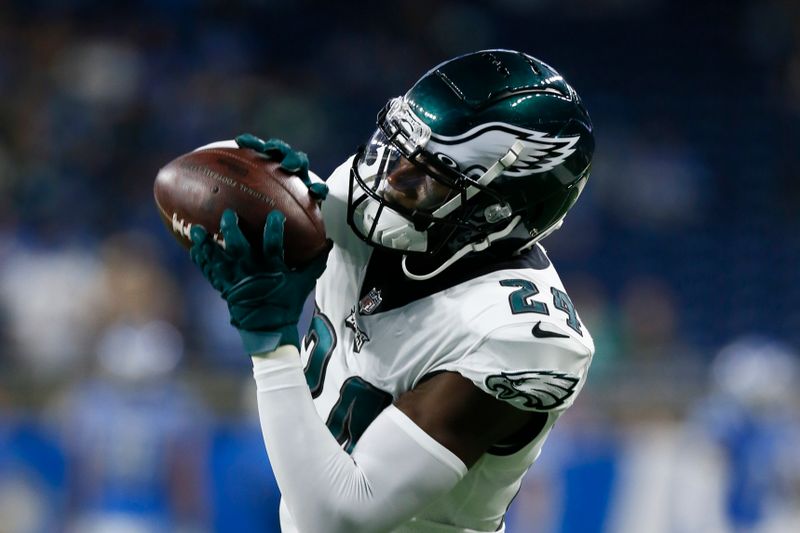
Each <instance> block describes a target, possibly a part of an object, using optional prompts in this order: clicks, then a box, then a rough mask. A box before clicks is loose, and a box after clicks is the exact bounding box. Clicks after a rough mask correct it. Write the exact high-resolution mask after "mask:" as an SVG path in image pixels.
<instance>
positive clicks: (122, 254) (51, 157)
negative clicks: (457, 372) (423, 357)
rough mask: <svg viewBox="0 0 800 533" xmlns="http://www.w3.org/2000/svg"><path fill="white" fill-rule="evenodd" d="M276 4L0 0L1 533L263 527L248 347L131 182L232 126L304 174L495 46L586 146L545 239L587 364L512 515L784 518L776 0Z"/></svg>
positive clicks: (782, 135) (609, 520)
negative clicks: (443, 68)
mask: <svg viewBox="0 0 800 533" xmlns="http://www.w3.org/2000/svg"><path fill="white" fill-rule="evenodd" d="M289 4H290V3H289V2H281V1H278V0H237V1H222V0H144V1H140V2H107V1H103V2H101V1H98V0H60V1H57V2H56V1H52V2H48V1H45V0H4V1H2V2H0V531H3V532H45V531H48V532H49V531H76V532H84V531H85V532H95V531H96V532H111V533H115V532H126V533H127V532H131V533H134V532H150V531H154V532H161V531H187V532H206V531H245V532H247V531H262V532H263V531H277V501H278V497H279V496H278V491H277V488H276V486H275V483H274V480H273V479H272V477H271V473H270V468H269V463H268V459H267V457H266V454H265V453H264V450H263V443H262V441H261V434H260V431H259V429H258V423H257V415H256V410H255V405H254V388H253V385H252V377H251V374H250V364H249V361H248V360H247V359H246V358H245V357H244V356H242V354H241V352H240V349H239V345H238V337H237V336H236V335H235V333H234V332H233V329H232V328H231V327H230V326H228V325H227V310H226V308H225V306H224V302H222V300H221V299H219V297H218V296H217V295H216V294H215V293H213V292H212V291H211V289H210V288H209V287H208V286H207V285H206V283H205V281H204V280H202V279H201V278H200V276H199V274H198V273H197V272H196V271H195V268H194V266H193V265H192V264H191V262H190V261H189V259H188V257H187V255H186V253H185V251H183V250H182V249H181V248H180V247H178V246H177V245H176V243H175V242H174V241H173V240H172V237H171V236H170V235H169V234H168V232H167V231H166V230H165V228H164V227H163V226H162V224H161V222H160V220H159V218H158V215H157V213H156V210H155V207H154V203H153V201H152V183H153V180H154V178H155V175H156V172H157V171H158V169H159V167H160V166H161V165H163V164H165V163H166V162H168V161H170V160H171V159H173V158H175V157H176V156H178V155H180V154H182V153H184V152H186V151H189V150H191V149H193V148H195V147H197V146H200V145H202V144H205V143H207V142H210V141H214V140H220V139H228V138H231V137H233V136H234V135H236V134H238V133H241V132H246V131H249V132H253V133H257V134H259V135H261V136H264V137H268V136H276V137H281V138H283V139H285V140H287V141H288V142H290V143H291V144H292V145H294V146H296V147H299V148H301V149H303V150H305V151H307V152H308V153H309V154H310V157H311V161H312V167H313V168H314V169H315V170H316V172H317V173H318V174H320V175H326V174H327V173H329V172H330V171H332V170H333V169H334V168H335V167H336V166H337V165H338V164H339V163H340V162H341V161H342V160H344V158H345V157H346V156H347V155H349V154H350V153H351V152H352V151H354V149H355V147H356V146H357V145H358V144H360V143H361V142H364V141H365V140H366V138H367V137H368V136H369V134H370V133H371V131H372V129H373V127H374V119H375V115H376V113H377V111H378V110H379V109H380V108H381V107H382V106H383V104H384V103H385V102H386V101H387V100H388V98H389V97H392V96H396V95H399V94H402V93H403V92H404V91H405V90H406V89H407V88H408V87H410V85H411V84H412V83H413V82H414V81H415V80H416V79H417V78H418V77H419V76H420V75H421V74H422V73H424V72H425V71H426V70H427V69H429V68H431V67H432V66H434V65H435V64H437V63H439V62H441V61H443V60H445V59H448V58H450V57H452V56H454V55H457V54H460V53H464V52H469V51H474V50H477V49H481V48H490V47H498V48H514V49H520V50H523V51H526V52H528V53H530V54H532V55H535V56H537V57H539V58H540V59H542V60H544V61H546V62H548V63H550V64H552V65H553V66H555V67H556V68H557V69H558V70H559V71H560V72H561V73H562V74H563V75H564V76H565V77H566V78H567V79H568V80H569V81H570V82H571V83H572V84H573V85H574V86H575V87H576V88H577V90H578V92H579V93H580V94H581V95H582V97H583V99H584V101H585V103H586V104H587V106H588V108H589V111H590V113H591V115H592V118H593V120H594V123H595V127H596V138H597V151H596V163H595V165H594V172H593V175H592V178H591V179H590V180H589V186H588V187H587V188H586V191H585V192H584V194H583V197H582V199H581V201H580V202H578V205H577V207H576V208H575V209H573V211H572V212H571V214H570V216H569V217H567V221H566V224H565V226H564V229H562V230H561V231H560V232H558V233H556V234H555V235H554V236H552V237H551V238H549V239H548V240H547V241H546V243H545V244H546V245H547V247H548V250H549V251H550V255H551V257H552V258H553V260H554V261H555V263H556V264H557V265H558V267H559V269H560V272H561V274H562V277H563V278H564V282H565V285H566V287H567V289H568V290H569V291H570V294H571V296H572V299H573V300H574V301H575V303H576V305H577V308H578V310H579V312H580V313H581V315H582V318H583V320H584V322H585V323H586V324H587V325H588V327H589V329H590V330H591V331H592V333H593V334H594V336H595V339H596V342H597V355H596V357H595V362H594V364H593V367H592V372H591V377H590V380H589V383H588V385H587V386H586V388H585V389H584V391H583V393H582V397H581V398H579V400H578V401H577V403H576V405H575V406H574V407H573V409H571V411H569V412H568V413H567V414H566V415H565V416H564V417H562V419H561V421H560V422H559V424H558V425H557V426H556V430H555V431H554V433H553V434H552V436H551V437H550V440H549V441H548V443H547V445H546V446H545V450H544V453H543V454H542V457H541V458H540V460H539V461H538V462H537V463H536V465H535V466H534V468H533V469H532V470H531V472H530V473H529V475H528V477H527V478H526V482H525V484H524V486H523V488H522V490H521V491H520V494H519V495H518V497H517V498H516V500H515V502H514V504H513V506H512V509H511V511H510V513H509V516H508V531H509V532H510V533H518V532H544V533H550V532H646V533H650V532H656V533H661V532H664V533H668V532H669V533H672V532H712V533H713V532H720V533H722V532H744V531H747V532H751V531H752V532H770V533H772V532H776V533H777V532H794V531H800V452H798V450H800V415H798V412H799V411H800V410H799V409H798V404H799V402H800V400H799V399H798V397H799V393H798V390H799V387H798V383H799V381H798V380H800V373H799V372H798V364H799V363H800V359H799V358H798V357H799V356H798V349H800V311H798V305H797V302H798V300H799V299H800V283H798V274H800V231H798V230H800V3H798V2H797V1H796V0H761V1H756V0H726V1H723V0H716V1H715V0H706V1H695V2H690V3H687V2H679V1H677V0H576V1H572V2H558V1H556V0H489V1H484V2H458V1H455V0H453V1H442V2H430V1H423V0H411V1H401V2H386V3H380V2H373V3H370V4H369V5H365V4H363V3H358V2H352V1H345V0H340V1H339V2H325V3H320V4H324V5H317V3H315V2H311V1H299V2H292V3H291V4H292V5H289Z"/></svg>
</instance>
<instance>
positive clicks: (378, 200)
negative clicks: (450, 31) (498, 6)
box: [348, 50, 594, 279]
mask: <svg viewBox="0 0 800 533" xmlns="http://www.w3.org/2000/svg"><path fill="white" fill-rule="evenodd" d="M593 150H594V136H593V134H592V123H591V120H590V119H589V114H588V113H587V111H586V108H585V107H584V106H583V104H582V103H581V100H580V98H579V97H578V94H577V93H576V92H575V90H574V89H573V88H572V87H571V86H570V85H569V84H568V83H567V82H566V81H565V80H564V78H563V77H562V76H561V75H560V74H559V73H558V72H556V71H555V70H553V68H551V67H550V66H548V65H546V64H545V63H542V62H541V61H539V60H538V59H535V58H533V57H531V56H529V55H527V54H523V53H521V52H514V51H511V50H485V51H481V52H475V53H472V54H467V55H464V56H460V57H457V58H455V59H451V60H450V61H446V62H444V63H442V64H441V65H439V66H437V67H435V68H434V69H433V70H431V71H429V72H428V73H427V74H425V75H424V76H423V77H422V78H421V79H420V80H419V81H417V83H415V84H414V86H413V87H412V88H411V90H409V91H408V92H407V93H406V94H405V96H402V97H397V98H394V99H392V100H390V101H389V103H388V104H387V106H386V107H385V108H384V109H383V111H382V112H381V113H380V114H379V115H378V129H377V130H376V132H375V133H374V134H373V136H372V138H371V139H370V141H369V142H368V144H367V145H366V146H365V147H363V148H362V149H361V150H359V153H358V154H357V155H356V157H355V159H354V161H353V167H352V172H351V184H350V198H349V209H348V221H349V223H350V225H351V226H352V227H353V229H354V230H355V232H356V233H357V234H358V235H359V236H361V237H362V238H363V239H365V240H366V241H367V242H369V243H371V244H373V245H376V246H381V247H385V248H391V249H395V250H403V251H405V252H408V253H424V254H436V255H437V256H441V257H442V258H443V262H442V267H441V268H439V269H437V270H436V271H435V272H433V273H431V274H430V275H425V276H415V275H412V274H410V273H409V272H408V271H407V270H406V274H407V275H409V276H410V277H413V278H422V279H424V278H426V277H431V276H433V275H436V274H438V273H439V272H441V270H443V269H444V268H446V267H447V266H448V265H450V264H452V263H453V262H454V261H456V260H457V259H459V258H460V257H462V256H464V255H466V254H467V253H469V252H479V251H482V250H484V249H486V248H487V247H488V246H490V245H491V244H492V243H493V242H495V241H498V240H502V241H504V242H505V243H506V244H507V245H508V246H507V247H508V249H511V250H522V249H525V248H526V247H529V246H532V245H533V243H535V242H537V241H538V240H540V239H542V238H543V237H544V236H546V235H548V234H549V233H550V232H552V231H554V230H555V229H557V228H558V227H559V226H560V225H561V222H562V220H563V218H564V216H565V215H566V213H567V211H568V210H569V209H570V207H572V205H573V204H574V203H575V201H576V200H577V199H578V196H579V195H580V193H581V190H582V189H583V187H584V185H585V183H586V180H587V178H588V177H589V169H590V167H591V160H592V152H593Z"/></svg>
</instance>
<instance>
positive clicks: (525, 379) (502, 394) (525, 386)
mask: <svg viewBox="0 0 800 533" xmlns="http://www.w3.org/2000/svg"><path fill="white" fill-rule="evenodd" d="M578 381H579V379H578V377H576V376H572V375H569V374H564V373H563V372H554V371H550V370H529V371H525V372H501V373H500V374H493V375H491V376H488V377H487V378H486V388H488V389H489V390H490V391H492V392H493V393H494V394H495V396H496V397H497V398H498V399H500V400H505V401H508V402H511V403H513V404H515V405H518V406H519V407H521V408H523V409H535V410H541V411H547V410H550V409H555V408H556V407H559V406H561V405H563V404H564V403H565V402H566V401H567V399H568V398H569V397H570V396H572V394H573V393H574V392H575V387H576V386H577V385H578Z"/></svg>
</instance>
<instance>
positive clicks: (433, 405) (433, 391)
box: [395, 372, 547, 467]
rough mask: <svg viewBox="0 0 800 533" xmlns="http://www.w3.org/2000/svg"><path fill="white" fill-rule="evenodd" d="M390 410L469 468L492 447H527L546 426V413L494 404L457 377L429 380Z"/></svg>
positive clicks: (444, 374) (445, 374) (448, 374)
mask: <svg viewBox="0 0 800 533" xmlns="http://www.w3.org/2000/svg"><path fill="white" fill-rule="evenodd" d="M395 406H396V407H397V408H398V409H399V410H400V411H402V412H403V413H405V415H406V416H408V418H409V419H411V420H412V421H413V422H414V423H415V424H416V425H417V426H418V427H419V428H420V429H422V430H423V431H425V433H427V434H428V435H430V436H431V437H432V438H433V439H435V440H436V441H437V442H438V443H440V444H441V445H442V446H444V447H446V448H447V449H448V450H450V451H451V452H453V453H454V454H455V455H457V456H458V457H459V459H461V460H462V461H463V462H464V464H465V465H467V466H468V467H470V466H472V465H473V464H474V463H475V462H476V461H477V460H478V459H479V458H480V457H481V455H483V454H484V453H486V452H487V451H488V450H489V448H491V447H492V446H493V445H495V444H498V443H503V442H509V441H514V442H517V441H519V440H521V439H525V440H526V441H530V440H531V439H532V438H533V437H535V436H536V435H538V432H539V430H541V428H543V427H544V425H545V422H546V420H547V414H546V413H542V412H535V411H524V410H522V409H519V408H517V407H514V406H513V405H511V404H509V403H507V402H504V401H502V400H498V399H497V398H494V397H492V396H490V395H488V394H486V393H485V392H484V391H482V390H480V389H479V388H478V387H476V386H475V385H474V384H473V383H472V382H471V381H470V380H468V379H467V378H465V377H463V376H461V375H460V374H458V373H456V372H442V373H438V374H436V375H433V376H431V377H430V378H429V379H426V380H424V381H423V382H422V383H420V384H419V385H417V387H415V388H414V389H412V390H411V391H409V392H407V393H405V394H403V395H402V396H400V398H398V400H397V402H396V403H395Z"/></svg>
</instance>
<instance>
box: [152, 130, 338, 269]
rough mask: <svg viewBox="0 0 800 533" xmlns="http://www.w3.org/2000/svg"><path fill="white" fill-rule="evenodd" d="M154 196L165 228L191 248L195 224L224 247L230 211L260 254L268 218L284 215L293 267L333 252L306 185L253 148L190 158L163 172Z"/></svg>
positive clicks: (218, 147)
mask: <svg viewBox="0 0 800 533" xmlns="http://www.w3.org/2000/svg"><path fill="white" fill-rule="evenodd" d="M153 193H154V196H155V200H156V206H158V211H159V213H160V214H161V217H162V219H163V220H164V223H165V224H166V226H167V228H168V229H169V230H170V231H171V232H172V234H173V235H174V236H175V238H176V239H178V241H179V242H180V243H181V244H182V245H183V246H184V247H186V248H188V247H190V246H191V244H192V242H191V240H190V239H189V230H190V229H191V227H192V225H193V224H200V225H202V226H203V227H204V228H206V230H208V231H209V232H211V233H213V234H214V238H215V239H216V240H217V241H218V242H220V243H221V242H222V237H221V236H220V234H219V221H220V217H221V216H222V212H223V211H224V210H225V209H227V208H230V209H233V210H234V211H236V213H237V214H238V215H239V227H240V228H241V229H242V232H243V233H244V235H245V237H246V238H247V240H248V241H249V242H250V244H251V246H253V248H254V249H255V250H257V251H260V250H261V248H262V247H261V242H262V233H263V230H264V222H265V221H266V217H267V214H268V213H269V212H270V211H272V210H274V209H279V210H280V211H282V212H283V214H284V215H286V224H285V226H284V259H285V261H286V264H287V265H289V266H293V267H296V266H302V265H303V264H305V263H307V262H308V261H310V260H311V259H313V258H314V257H316V256H317V255H318V254H320V253H321V252H322V251H323V250H324V249H325V247H326V246H327V242H326V238H325V228H324V226H323V224H322V214H321V213H320V210H319V205H318V204H317V202H316V200H314V198H312V197H311V196H310V195H309V194H308V189H307V188H306V186H305V184H304V183H303V181H302V180H301V179H300V178H299V177H297V176H294V175H292V174H289V173H288V172H286V171H285V170H283V169H282V168H280V166H279V164H278V163H276V162H275V161H271V160H269V159H267V158H266V157H265V156H264V155H262V154H260V153H258V152H256V151H255V150H251V149H249V148H238V147H235V144H234V145H232V143H227V142H226V143H214V144H213V145H209V146H208V147H204V148H200V149H198V150H195V151H193V152H189V153H187V154H184V155H182V156H180V157H178V158H177V159H175V160H173V161H171V162H169V163H167V165H165V166H164V168H162V169H161V170H160V171H159V172H158V175H157V176H156V181H155V185H154V186H153Z"/></svg>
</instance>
